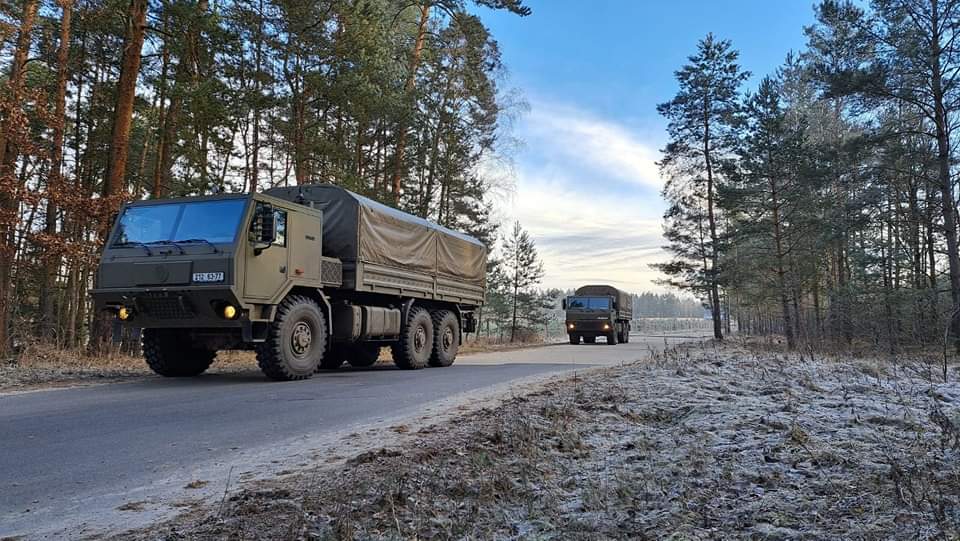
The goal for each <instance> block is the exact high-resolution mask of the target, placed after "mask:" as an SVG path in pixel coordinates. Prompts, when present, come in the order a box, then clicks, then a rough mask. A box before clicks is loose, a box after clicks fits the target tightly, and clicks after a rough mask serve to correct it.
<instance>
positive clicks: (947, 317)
mask: <svg viewBox="0 0 960 541" xmlns="http://www.w3.org/2000/svg"><path fill="white" fill-rule="evenodd" d="M814 9H815V15H816V22H815V24H813V25H811V26H810V27H808V28H806V29H805V34H806V36H807V45H806V47H805V48H804V50H802V51H797V52H793V53H791V54H790V55H788V57H787V58H786V59H785V61H784V63H783V65H782V66H781V67H780V68H779V69H778V70H777V71H776V72H775V73H773V74H769V75H767V76H765V77H763V78H762V79H761V80H760V81H759V82H758V84H757V85H756V87H755V88H753V89H751V90H749V91H744V88H743V87H744V85H745V84H746V82H747V81H748V80H749V79H750V74H749V73H747V72H745V71H744V70H743V69H742V68H741V66H740V65H739V58H738V52H737V51H736V49H735V48H734V46H733V44H732V43H730V42H729V41H726V40H722V39H718V38H716V37H714V36H713V35H708V36H707V37H706V38H704V39H703V40H702V41H700V43H699V44H698V46H697V50H696V52H695V53H694V54H693V55H692V56H690V58H689V61H688V63H687V64H685V65H684V66H683V67H681V68H680V69H679V70H678V71H677V72H676V78H677V82H678V85H679V91H678V93H677V95H676V96H675V97H674V98H673V99H671V100H670V101H668V102H666V103H664V104H662V105H660V106H659V108H658V110H659V112H660V113H661V114H662V115H663V116H664V117H665V118H666V120H667V122H668V135H669V142H668V144H667V146H666V147H665V149H664V151H663V159H662V160H661V162H660V168H661V171H662V173H663V174H664V176H665V178H666V179H667V182H666V184H665V187H664V190H663V193H664V196H665V197H666V198H667V200H668V201H669V203H670V205H669V208H668V210H667V212H666V213H665V216H664V218H665V221H666V237H667V240H668V243H669V246H668V248H669V250H670V252H671V253H672V254H673V257H672V259H671V260H670V261H669V262H665V263H663V264H660V265H659V266H658V268H660V269H661V270H663V271H664V272H665V273H666V274H667V275H668V277H669V278H668V279H667V282H668V283H671V284H673V285H677V286H679V287H684V288H688V289H691V290H692V291H694V292H696V293H697V294H698V295H699V296H700V297H702V298H703V299H704V300H705V301H706V304H707V305H708V306H709V307H710V309H711V311H712V313H713V319H714V333H715V336H716V338H718V339H719V338H722V337H723V334H724V331H725V330H726V329H724V328H723V327H724V326H723V324H722V316H723V315H724V314H729V317H732V318H734V319H736V321H737V322H738V324H739V327H740V329H741V330H742V331H746V332H757V333H780V334H782V335H783V336H784V337H785V340H786V343H787V344H788V346H789V347H791V348H794V347H797V346H798V344H800V343H811V342H819V341H822V340H836V341H838V342H840V343H849V342H852V341H855V340H860V341H867V342H872V343H875V344H877V345H880V346H882V347H884V348H887V349H889V350H890V351H891V352H897V351H899V350H901V349H902V348H904V347H910V346H915V345H924V344H930V343H941V344H942V343H943V341H944V337H945V336H951V337H952V340H953V341H958V340H960V332H958V330H960V329H958V325H960V318H958V317H957V316H958V308H960V249H958V240H957V234H958V232H957V227H958V223H957V222H958V220H957V217H958V216H957V178H956V172H957V170H956V163H957V162H956V158H957V152H956V138H955V137H954V127H955V126H956V124H957V121H958V120H960V86H958V83H960V80H958V77H960V43H958V37H960V1H958V0H873V1H872V2H870V3H869V5H866V6H865V5H864V4H863V3H861V2H851V1H845V0H824V1H822V2H820V3H819V4H817V5H816V6H815V8H814ZM957 345H958V347H960V341H958V342H957Z"/></svg>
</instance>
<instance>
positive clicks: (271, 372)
mask: <svg viewBox="0 0 960 541" xmlns="http://www.w3.org/2000/svg"><path fill="white" fill-rule="evenodd" d="M326 350H327V320H326V318H325V317H323V312H322V311H321V310H320V306H318V305H317V303H316V302H314V301H313V299H311V298H309V297H304V296H301V295H293V296H290V297H287V298H286V299H284V300H283V302H282V303H280V306H279V308H277V317H276V319H275V320H274V321H273V323H272V324H271V325H270V329H269V331H268V333H267V340H266V341H265V342H263V343H262V344H259V345H257V364H259V365H260V370H261V371H262V372H263V373H264V374H266V376H267V377H268V378H270V379H273V380H277V381H292V380H298V379H307V378H309V377H310V376H312V375H313V373H314V372H315V371H316V369H317V367H318V366H320V365H321V363H322V361H323V357H324V353H326Z"/></svg>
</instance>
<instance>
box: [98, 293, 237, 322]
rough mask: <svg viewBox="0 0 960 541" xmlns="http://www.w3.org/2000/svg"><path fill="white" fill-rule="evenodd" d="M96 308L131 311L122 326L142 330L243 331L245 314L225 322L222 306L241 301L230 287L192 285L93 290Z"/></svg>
mask: <svg viewBox="0 0 960 541" xmlns="http://www.w3.org/2000/svg"><path fill="white" fill-rule="evenodd" d="M90 295H91V296H92V297H93V302H94V308H95V309H96V310H97V311H98V312H99V311H102V310H107V311H111V312H114V313H116V312H117V311H118V309H119V308H120V307H125V308H126V309H127V310H128V311H129V312H130V317H129V318H128V319H126V320H124V321H122V322H121V323H122V324H124V325H127V326H131V327H140V328H199V327H204V328H210V327H215V328H241V327H243V322H244V320H246V319H247V317H246V313H245V312H244V311H243V310H239V311H238V314H237V317H235V318H234V319H226V318H225V317H223V315H222V307H223V306H224V305H226V304H231V305H233V306H235V307H239V306H240V304H239V301H238V299H237V297H236V295H235V294H234V292H233V289H232V288H231V287H224V286H223V285H218V286H193V287H184V288H170V287H164V288H158V287H142V288H123V289H94V290H92V291H90Z"/></svg>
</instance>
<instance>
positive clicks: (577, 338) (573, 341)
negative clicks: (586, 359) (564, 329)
mask: <svg viewBox="0 0 960 541" xmlns="http://www.w3.org/2000/svg"><path fill="white" fill-rule="evenodd" d="M570 343H571V344H573V345H574V346H576V345H579V344H580V335H579V334H571V335H570Z"/></svg>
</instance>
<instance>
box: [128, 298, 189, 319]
mask: <svg viewBox="0 0 960 541" xmlns="http://www.w3.org/2000/svg"><path fill="white" fill-rule="evenodd" d="M137 305H138V307H139V309H140V310H142V311H143V312H144V313H145V314H147V315H149V316H150V317H154V318H157V319H190V318H192V317H195V316H196V312H195V311H194V309H193V306H191V305H190V302H189V301H188V300H187V299H185V298H184V297H183V296H182V295H165V294H149V293H148V294H146V295H141V296H140V297H138V298H137Z"/></svg>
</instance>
